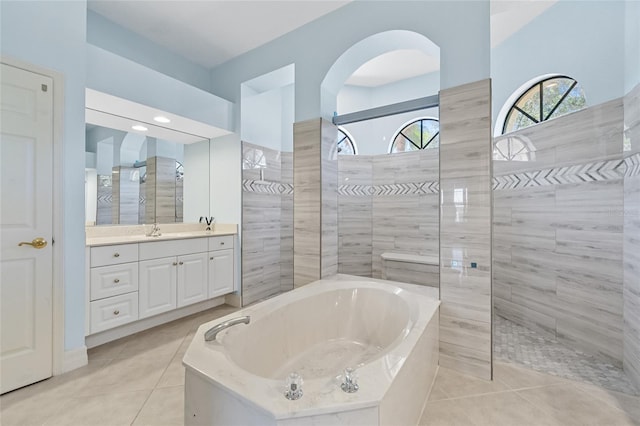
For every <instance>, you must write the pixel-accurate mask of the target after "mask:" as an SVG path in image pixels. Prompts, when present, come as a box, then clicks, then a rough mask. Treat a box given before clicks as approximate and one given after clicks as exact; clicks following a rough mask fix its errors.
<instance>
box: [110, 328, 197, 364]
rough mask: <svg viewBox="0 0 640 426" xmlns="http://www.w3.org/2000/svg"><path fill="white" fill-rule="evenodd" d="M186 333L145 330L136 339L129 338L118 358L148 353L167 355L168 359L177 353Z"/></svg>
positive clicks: (156, 355) (155, 355) (152, 355)
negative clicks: (177, 333) (176, 333)
mask: <svg viewBox="0 0 640 426" xmlns="http://www.w3.org/2000/svg"><path fill="white" fill-rule="evenodd" d="M185 335H186V332H185V333H184V334H182V335H175V334H173V333H164V332H161V331H155V332H149V331H147V332H143V333H140V334H139V335H137V337H136V338H135V339H131V340H129V341H128V342H127V343H126V344H125V345H124V347H123V348H122V351H120V353H119V354H118V355H117V357H116V358H118V359H127V358H131V357H133V356H137V355H145V354H146V355H149V356H151V357H154V358H158V357H165V358H166V359H167V361H168V360H170V359H171V358H173V356H174V355H175V353H176V351H177V350H178V348H179V347H180V345H181V344H182V341H183V340H184V336H185Z"/></svg>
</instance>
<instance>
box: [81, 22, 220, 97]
mask: <svg viewBox="0 0 640 426" xmlns="http://www.w3.org/2000/svg"><path fill="white" fill-rule="evenodd" d="M87 42H89V43H91V44H92V45H94V46H98V47H100V48H102V49H105V50H108V51H110V52H113V53H115V54H116V55H119V56H122V57H123V58H127V59H130V60H132V61H135V62H137V63H139V64H141V65H144V66H146V67H148V68H151V69H153V70H156V71H158V72H161V73H163V74H165V75H168V76H170V77H173V78H175V79H178V80H180V81H183V82H185V83H188V84H190V85H192V86H195V87H198V88H200V89H202V90H207V91H208V90H209V89H210V87H209V86H210V82H209V70H207V69H206V68H204V67H202V66H200V65H197V64H194V63H193V62H191V61H189V60H187V59H185V58H184V57H182V56H180V55H178V54H176V53H173V52H170V51H168V50H167V49H165V48H163V47H162V46H159V45H158V44H156V43H154V42H152V41H150V40H148V39H146V38H144V37H142V36H140V35H138V34H136V33H134V32H133V31H130V30H128V29H126V28H124V27H121V26H120V25H118V24H116V23H114V22H112V21H109V20H108V19H106V18H104V17H102V16H101V15H99V14H97V13H95V12H93V11H91V10H88V11H87Z"/></svg>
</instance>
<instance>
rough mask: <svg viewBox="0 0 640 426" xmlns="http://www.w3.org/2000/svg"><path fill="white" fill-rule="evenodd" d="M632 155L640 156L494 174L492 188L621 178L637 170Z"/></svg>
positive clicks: (517, 187) (497, 189)
mask: <svg viewBox="0 0 640 426" xmlns="http://www.w3.org/2000/svg"><path fill="white" fill-rule="evenodd" d="M634 157H640V156H638V155H634V156H632V157H629V158H627V160H610V161H598V162H595V163H585V164H576V165H573V166H565V167H554V168H550V169H542V170H533V171H530V172H522V173H514V174H510V175H504V176H496V177H494V178H493V190H494V191H499V190H505V189H520V188H530V187H537V186H547V185H563V184H568V183H585V182H597V181H605V180H616V179H622V178H623V177H624V176H625V175H626V176H628V173H629V170H631V171H632V172H633V170H634V168H635V174H637V173H638V172H639V170H640V164H635V165H634V162H636V163H638V162H640V159H639V158H635V159H634Z"/></svg>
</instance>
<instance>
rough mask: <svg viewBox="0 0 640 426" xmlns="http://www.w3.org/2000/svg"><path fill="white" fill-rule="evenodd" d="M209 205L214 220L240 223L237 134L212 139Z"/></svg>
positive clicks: (240, 173) (240, 156)
mask: <svg viewBox="0 0 640 426" xmlns="http://www.w3.org/2000/svg"><path fill="white" fill-rule="evenodd" d="M210 152H211V155H210V161H211V162H210V167H211V168H210V176H211V201H210V203H211V207H210V212H211V215H212V216H215V218H216V222H220V223H238V224H239V223H241V219H242V147H241V144H240V137H239V136H238V135H237V134H235V133H234V134H231V135H226V136H221V137H219V138H215V139H211V148H210Z"/></svg>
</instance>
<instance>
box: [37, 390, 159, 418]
mask: <svg viewBox="0 0 640 426" xmlns="http://www.w3.org/2000/svg"><path fill="white" fill-rule="evenodd" d="M150 393H151V391H139V392H126V393H117V394H111V395H98V396H90V397H82V398H74V399H71V400H69V401H68V402H67V403H66V404H64V406H63V407H62V408H61V409H60V411H59V412H58V413H57V414H56V415H54V416H52V417H51V418H49V419H48V420H47V421H46V422H45V423H44V425H45V426H54V425H55V426H62V425H69V426H80V425H92V426H100V425H105V426H107V425H108V426H118V425H127V426H128V425H130V424H131V423H132V422H133V420H134V419H135V418H136V415H137V414H138V412H139V411H140V409H141V408H142V406H143V404H144V403H145V401H146V400H147V398H148V397H149V394H150Z"/></svg>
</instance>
